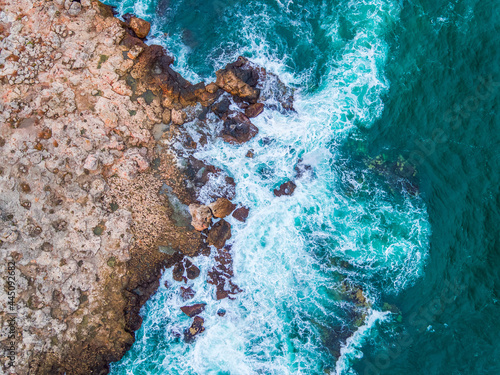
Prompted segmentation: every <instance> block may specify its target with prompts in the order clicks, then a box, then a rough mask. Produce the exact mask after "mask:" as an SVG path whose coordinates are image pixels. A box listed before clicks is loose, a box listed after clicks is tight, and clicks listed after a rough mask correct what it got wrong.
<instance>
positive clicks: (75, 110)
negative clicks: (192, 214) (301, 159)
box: [0, 0, 230, 375]
mask: <svg viewBox="0 0 500 375" xmlns="http://www.w3.org/2000/svg"><path fill="white" fill-rule="evenodd" d="M131 28H135V26H134V24H133V23H131V24H130V28H129V27H128V26H127V25H126V24H125V23H123V22H121V21H119V20H118V19H116V18H114V17H113V13H112V11H111V9H110V8H109V7H106V6H104V5H102V4H100V3H98V2H96V1H89V0H82V1H81V2H71V1H66V2H64V1H62V0H56V1H38V2H37V1H28V0H8V1H6V2H3V3H2V9H1V12H0V33H1V38H0V49H1V51H0V80H1V85H0V98H1V99H0V165H1V166H0V191H1V195H0V257H1V259H2V260H3V262H2V265H3V267H5V266H6V265H7V261H15V262H16V271H15V277H16V287H17V289H16V298H15V300H14V305H15V307H16V309H17V312H18V317H17V325H18V327H17V332H18V334H17V337H16V353H17V359H16V367H15V373H17V374H50V375H54V374H64V373H66V374H68V375H70V374H85V375H88V374H100V373H106V372H107V366H108V363H109V362H112V361H116V360H119V359H120V358H121V356H122V355H123V354H124V353H125V351H126V350H127V349H128V348H129V347H130V346H131V344H132V343H133V341H134V331H135V330H137V329H138V327H139V326H140V324H141V319H140V317H139V315H138V312H139V309H140V307H141V306H142V304H143V303H144V302H145V301H146V300H147V299H148V298H149V296H150V295H151V294H152V293H153V292H154V291H155V290H156V288H157V286H158V280H159V276H160V272H161V269H162V268H164V267H166V266H169V265H172V264H174V263H176V262H178V261H179V260H180V259H182V257H183V256H184V255H190V256H193V255H196V254H197V253H199V252H200V251H201V250H202V249H203V248H205V247H206V245H204V244H203V238H202V236H201V234H200V233H199V232H197V231H195V230H194V228H193V227H192V226H191V225H190V218H189V213H188V210H187V206H188V205H189V204H192V203H196V202H197V201H196V196H197V192H198V191H199V189H201V188H202V187H203V184H207V183H210V180H211V178H212V177H213V176H220V175H221V174H222V172H221V171H220V170H217V169H216V168H215V167H211V168H210V166H204V167H203V168H205V169H204V170H203V172H202V173H201V174H200V169H201V168H202V167H201V166H199V165H192V164H191V163H190V161H189V159H183V157H182V155H180V154H179V153H177V152H176V151H175V150H174V149H173V148H172V147H171V144H172V142H174V141H175V140H176V139H179V137H181V134H180V133H181V132H180V131H179V130H176V129H173V130H172V129H171V131H168V132H165V133H164V134H162V135H163V137H162V136H161V135H160V137H158V139H155V129H156V127H157V126H165V124H163V123H162V121H163V120H166V119H167V120H169V119H170V117H172V119H175V122H176V123H177V124H181V123H182V122H183V119H186V116H187V114H186V113H187V112H189V109H187V110H186V108H188V107H189V106H191V105H194V104H196V103H197V102H198V101H199V100H202V101H203V102H204V104H211V100H212V97H214V96H213V94H212V93H210V92H208V91H205V89H204V85H203V84H202V85H192V84H191V83H189V82H187V81H186V80H184V79H183V78H182V77H180V76H179V75H178V74H177V73H176V72H174V71H173V70H172V69H171V68H170V63H171V62H172V61H173V59H172V58H171V57H170V56H168V55H167V54H166V53H165V51H164V50H163V49H162V48H161V47H158V46H147V45H145V44H144V43H143V41H142V40H140V39H138V38H136V37H135V36H134V35H133V33H132V32H131ZM144 32H145V31H144ZM135 34H137V35H138V36H142V34H141V31H139V30H138V29H136V30H135ZM179 118H180V120H179ZM162 124H163V125H162ZM206 170H209V171H211V172H206V174H204V171H206ZM197 174H200V175H201V176H202V177H204V182H200V183H198V184H196V183H193V182H192V181H193V179H192V175H197ZM224 183H225V182H224ZM221 189H222V187H221ZM228 189H229V190H228ZM222 190H223V189H222ZM224 191H230V188H227V189H226V190H224ZM216 198H218V197H215V199H216ZM159 250H160V251H159ZM193 267H194V266H193ZM193 267H188V269H187V277H189V278H194V277H196V276H197V275H198V274H199V270H197V268H196V267H194V268H193ZM2 271H5V270H4V269H3V268H2ZM5 274H6V273H3V275H5ZM2 290H4V289H3V288H2ZM0 298H1V302H2V304H3V306H6V305H7V295H6V293H5V291H4V292H2V293H1V295H0ZM7 319H8V315H7V314H6V312H5V310H4V309H2V311H1V312H0V324H1V327H2V330H5V329H8V322H7ZM5 338H6V335H3V334H2V339H1V340H2V341H0V349H1V356H2V358H1V363H2V365H3V366H4V365H5V364H6V363H7V361H6V358H5V357H4V355H5V353H6V351H5V349H6V348H7V347H8V344H9V343H8V340H5ZM11 370H13V369H12V368H11V369H10V370H9V369H7V368H5V367H4V368H3V369H2V371H0V372H5V373H7V372H8V371H11Z"/></svg>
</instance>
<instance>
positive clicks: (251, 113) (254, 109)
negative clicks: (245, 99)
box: [245, 103, 264, 118]
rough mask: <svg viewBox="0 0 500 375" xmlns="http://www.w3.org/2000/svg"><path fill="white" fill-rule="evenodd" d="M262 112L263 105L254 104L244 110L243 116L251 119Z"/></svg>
mask: <svg viewBox="0 0 500 375" xmlns="http://www.w3.org/2000/svg"><path fill="white" fill-rule="evenodd" d="M262 111H264V104H262V103H255V104H250V105H249V106H248V107H247V108H246V109H245V115H246V116H247V117H248V118H252V117H257V116H258V115H260V114H261V113H262Z"/></svg>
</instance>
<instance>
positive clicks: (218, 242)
mask: <svg viewBox="0 0 500 375" xmlns="http://www.w3.org/2000/svg"><path fill="white" fill-rule="evenodd" d="M230 238H231V224H229V223H228V222H227V221H226V220H224V219H222V220H220V221H219V222H217V223H215V224H214V226H213V227H212V229H210V231H209V232H208V238H207V241H208V244H209V245H213V246H215V247H216V248H217V249H222V248H223V247H224V245H225V244H226V241H227V240H228V239H230Z"/></svg>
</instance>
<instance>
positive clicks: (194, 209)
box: [189, 203, 212, 232]
mask: <svg viewBox="0 0 500 375" xmlns="http://www.w3.org/2000/svg"><path fill="white" fill-rule="evenodd" d="M189 212H190V213H191V216H192V218H193V220H192V221H191V225H192V226H193V227H194V229H196V230H197V231H200V232H201V231H202V230H205V229H207V228H208V227H209V226H210V224H211V223H212V211H211V210H210V208H209V207H208V206H204V205H201V204H195V203H193V204H190V205H189Z"/></svg>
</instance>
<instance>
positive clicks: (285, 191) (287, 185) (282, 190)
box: [274, 181, 297, 197]
mask: <svg viewBox="0 0 500 375" xmlns="http://www.w3.org/2000/svg"><path fill="white" fill-rule="evenodd" d="M296 187H297V185H295V184H294V183H293V181H287V182H284V183H282V184H281V185H280V187H279V189H274V195H275V196H277V197H281V196H282V195H292V194H293V192H294V191H295V188H296Z"/></svg>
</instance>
